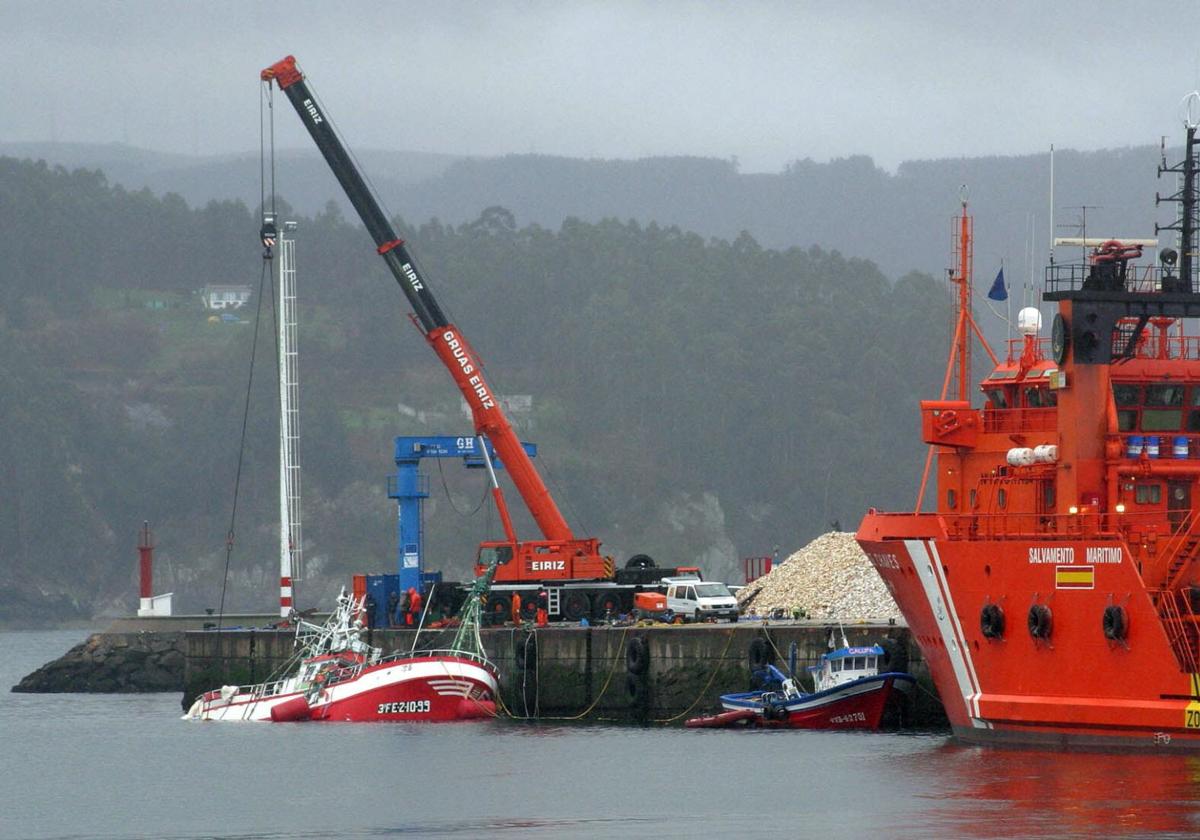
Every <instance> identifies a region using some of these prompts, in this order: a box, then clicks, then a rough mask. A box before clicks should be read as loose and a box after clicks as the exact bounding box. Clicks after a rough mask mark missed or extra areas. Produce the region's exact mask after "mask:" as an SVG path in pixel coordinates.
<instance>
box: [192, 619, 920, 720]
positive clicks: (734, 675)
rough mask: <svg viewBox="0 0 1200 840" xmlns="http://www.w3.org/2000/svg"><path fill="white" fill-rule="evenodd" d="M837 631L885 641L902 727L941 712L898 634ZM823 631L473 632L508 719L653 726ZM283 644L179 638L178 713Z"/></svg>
mask: <svg viewBox="0 0 1200 840" xmlns="http://www.w3.org/2000/svg"><path fill="white" fill-rule="evenodd" d="M845 634H846V638H847V639H848V641H849V642H850V643H851V644H852V645H869V644H876V643H879V642H881V641H882V640H884V639H890V640H891V641H889V642H888V643H887V646H888V648H889V652H890V653H891V655H892V656H893V657H894V658H895V659H897V660H899V661H896V662H895V666H900V667H902V668H905V669H907V670H909V671H911V672H912V673H914V675H916V676H917V677H918V679H919V680H921V684H922V686H923V687H924V689H925V691H919V692H918V697H917V698H916V700H917V702H916V703H915V706H914V707H913V708H910V709H908V710H907V712H908V716H909V721H910V722H916V723H918V724H920V725H925V724H930V723H936V722H937V720H938V718H939V716H940V708H939V707H938V704H937V703H936V700H934V699H932V698H933V695H932V686H931V684H930V682H929V679H928V675H927V674H926V673H925V672H924V667H923V663H921V662H920V661H919V660H918V658H917V651H916V648H915V646H913V645H911V644H910V640H909V635H908V631H907V629H905V628H903V627H897V626H892V625H869V624H857V625H853V626H848V627H846V628H845ZM421 635H422V638H421V639H420V640H418V643H417V648H418V649H419V648H421V647H423V646H427V645H433V644H434V637H435V636H436V635H437V633H436V632H431V631H427V632H426V633H422V634H421ZM831 635H832V637H833V639H834V642H835V643H836V644H838V645H840V643H841V631H840V630H838V628H836V627H831V626H829V625H826V624H820V623H812V622H797V623H790V622H789V623H780V624H774V623H772V624H763V623H757V622H756V623H753V624H751V623H749V622H741V623H738V624H697V625H683V626H668V625H654V626H646V627H637V626H630V627H575V626H554V627H547V628H542V629H537V630H534V629H528V630H527V629H524V628H516V627H506V628H491V629H486V630H484V631H483V632H482V637H483V642H484V646H485V648H486V650H487V653H488V656H489V658H491V659H492V660H493V661H494V662H495V663H496V665H497V667H498V669H499V672H500V690H501V697H500V700H501V703H502V705H503V707H504V708H505V709H506V710H507V712H508V713H509V714H510V715H511V716H513V717H516V718H537V719H541V720H553V719H560V720H561V719H578V720H592V721H604V720H609V721H657V722H673V721H677V720H682V719H683V718H684V717H687V716H693V715H697V714H702V713H708V712H712V711H715V710H716V709H717V697H718V695H720V694H722V693H727V692H731V691H746V690H748V689H749V688H750V671H751V659H752V656H754V657H758V658H759V659H760V660H761V658H762V657H764V656H765V657H767V658H769V659H772V660H773V661H775V662H777V663H786V662H787V660H788V658H789V654H790V650H791V647H792V645H793V644H795V646H796V660H797V665H798V668H803V667H804V666H806V665H810V664H813V663H815V662H816V661H817V659H818V658H819V657H820V655H821V654H822V653H824V652H826V651H828V650H829V643H830V639H831ZM414 636H415V631H405V630H374V631H371V632H370V636H369V643H370V644H372V645H375V646H378V647H382V648H383V650H384V652H385V653H391V652H395V651H403V650H408V649H410V648H411V647H412V646H413V641H414ZM293 638H294V636H293V634H292V633H290V632H280V631H273V630H227V631H222V632H220V633H214V632H211V631H206V632H189V633H185V634H184V653H185V657H184V662H185V666H184V667H185V670H184V696H183V705H184V707H185V708H186V707H187V706H188V705H189V704H190V702H191V700H192V699H193V698H194V697H195V696H196V695H197V694H199V693H200V692H202V691H205V690H208V689H211V688H215V687H218V686H220V685H224V684H239V685H240V684H247V683H254V682H260V681H263V680H266V679H269V678H271V677H272V676H273V675H274V676H279V674H277V671H278V669H279V668H281V667H282V666H284V665H285V663H287V661H288V660H289V659H290V658H291V657H292V655H293V646H292V642H293ZM635 639H636V640H638V641H634V640H635ZM756 639H760V640H762V641H759V642H755V640H756ZM631 646H632V647H636V648H641V649H642V651H644V656H640V655H639V654H640V653H641V652H640V651H639V652H635V654H633V655H632V657H631V654H630V652H629V649H630V647H631ZM752 647H753V648H754V650H752Z"/></svg>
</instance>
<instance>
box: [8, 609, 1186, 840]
mask: <svg viewBox="0 0 1200 840" xmlns="http://www.w3.org/2000/svg"><path fill="white" fill-rule="evenodd" d="M85 635H86V634H85V633H83V632H82V631H54V632H9V633H0V650H2V651H3V656H2V657H0V688H3V689H4V690H3V691H2V692H0V750H2V755H3V765H2V769H0V837H3V838H42V837H54V838H114V837H121V838H126V837H130V838H208V837H219V838H248V839H251V838H252V840H274V838H324V837H351V838H354V837H391V836H410V837H431V836H432V837H437V836H452V837H521V838H526V837H595V836H601V837H604V836H608V837H615V836H621V837H691V838H695V837H711V836H739V837H772V838H776V837H850V838H858V837H873V838H922V840H924V838H930V837H946V838H959V837H971V838H975V837H978V838H985V837H1091V836H1096V835H1103V836H1124V837H1141V836H1149V835H1154V836H1172V835H1173V836H1180V837H1182V836H1191V835H1194V834H1195V833H1196V832H1197V831H1198V830H1200V756H1198V757H1196V758H1189V757H1183V756H1133V755H1095V754H1082V753H1052V752H1026V751H1017V750H988V749H977V748H972V747H962V746H957V745H955V744H953V743H952V742H950V741H949V739H948V738H947V737H946V736H945V735H942V734H921V735H912V734H906V735H893V734H838V733H823V732H723V731H714V730H707V731H706V730H699V731H692V730H684V729H679V728H649V729H643V728H637V727H606V726H555V725H542V726H530V725H517V724H512V723H504V722H496V721H493V722H485V723H468V724H454V725H443V726H432V725H388V724H319V725H317V724H218V723H209V724H201V723H192V722H186V721H182V720H180V719H179V717H180V714H181V712H180V707H179V699H180V698H179V695H178V694H151V695H88V694H66V695H52V694H43V695H29V694H12V693H11V692H9V691H8V690H7V689H8V688H9V687H11V686H12V685H13V684H15V683H16V682H17V681H18V680H19V679H20V677H22V676H24V675H25V674H26V673H28V672H30V671H32V670H34V669H35V668H36V667H38V666H39V665H41V664H43V663H45V662H47V661H49V660H51V659H53V658H55V657H56V656H58V655H60V654H62V653H63V652H65V651H66V650H67V649H68V648H69V647H70V646H71V645H72V644H74V643H75V642H77V641H80V640H82V639H83V638H84V637H85Z"/></svg>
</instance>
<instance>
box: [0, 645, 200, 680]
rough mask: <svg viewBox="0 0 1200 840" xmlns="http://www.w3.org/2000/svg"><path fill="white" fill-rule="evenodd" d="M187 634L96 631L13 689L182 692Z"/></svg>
mask: <svg viewBox="0 0 1200 840" xmlns="http://www.w3.org/2000/svg"><path fill="white" fill-rule="evenodd" d="M184 660H185V654H184V634H183V633H161V632H148V633H147V632H142V633H95V634H93V635H91V636H89V637H88V638H87V639H86V640H85V641H83V642H80V643H79V644H77V645H75V647H73V648H71V649H70V650H69V651H67V652H66V653H65V654H63V655H62V656H60V657H59V658H58V659H56V660H54V661H53V662H50V663H47V664H46V665H43V666H42V667H41V668H38V669H37V670H36V671H34V672H33V673H32V674H29V675H28V676H26V677H25V678H24V679H22V680H21V681H20V682H19V683H17V684H16V685H15V686H13V689H12V690H13V691H24V692H44V693H55V692H97V693H107V692H153V691H182V690H183V670H184Z"/></svg>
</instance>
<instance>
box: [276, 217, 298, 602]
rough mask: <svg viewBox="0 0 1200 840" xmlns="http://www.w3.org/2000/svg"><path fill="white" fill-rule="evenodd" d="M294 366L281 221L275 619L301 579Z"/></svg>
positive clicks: (289, 275)
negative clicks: (277, 592)
mask: <svg viewBox="0 0 1200 840" xmlns="http://www.w3.org/2000/svg"><path fill="white" fill-rule="evenodd" d="M296 361H297V357H296V223H295V222H285V223H284V225H283V231H282V233H281V235H280V237H279V615H280V616H283V617H286V616H287V615H288V614H289V613H290V612H291V611H292V608H293V597H292V596H293V590H292V582H293V581H297V580H303V578H304V563H303V555H302V553H301V546H302V542H301V531H300V463H299V459H298V455H297V444H298V443H299V440H300V400H299V387H300V381H299V370H298V369H297V364H296Z"/></svg>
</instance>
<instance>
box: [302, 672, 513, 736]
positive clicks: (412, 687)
mask: <svg viewBox="0 0 1200 840" xmlns="http://www.w3.org/2000/svg"><path fill="white" fill-rule="evenodd" d="M495 694H496V676H495V673H494V672H492V671H491V670H490V669H488V668H485V667H484V666H482V665H480V664H479V663H478V662H475V661H473V660H471V659H467V658H464V657H451V656H434V657H414V658H412V659H399V660H395V661H393V662H387V663H384V664H382V665H374V666H371V667H369V668H365V669H364V670H363V671H362V673H361V674H360V675H359V676H358V677H357V678H355V679H353V680H350V681H348V682H345V683H339V684H337V685H333V686H331V687H330V688H328V689H326V690H325V691H323V692H322V693H321V695H320V697H319V698H318V699H317V701H316V702H314V703H313V704H312V719H313V720H325V721H337V720H341V721H359V722H363V721H368V722H372V721H374V722H378V721H392V722H396V721H452V720H470V719H476V718H483V717H494V716H495V713H496V706H495V701H494V697H495Z"/></svg>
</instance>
